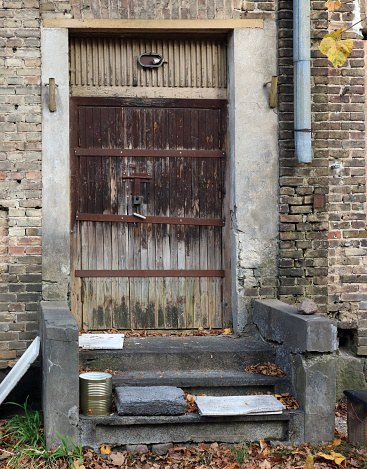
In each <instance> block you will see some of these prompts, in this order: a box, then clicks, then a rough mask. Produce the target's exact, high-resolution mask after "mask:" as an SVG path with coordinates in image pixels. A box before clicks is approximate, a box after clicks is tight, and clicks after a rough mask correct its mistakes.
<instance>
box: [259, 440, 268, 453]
mask: <svg viewBox="0 0 367 469" xmlns="http://www.w3.org/2000/svg"><path fill="white" fill-rule="evenodd" d="M267 446H268V444H267V443H266V441H265V440H263V439H261V440H260V448H261V451H263V450H264V449H265V448H266V447H267Z"/></svg>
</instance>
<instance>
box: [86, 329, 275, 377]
mask: <svg viewBox="0 0 367 469" xmlns="http://www.w3.org/2000/svg"><path fill="white" fill-rule="evenodd" d="M269 361H270V362H274V361H275V351H274V349H273V348H272V347H270V346H269V345H267V344H265V343H263V342H261V341H257V340H255V339H253V338H251V337H240V338H237V337H233V336H215V337H212V336H202V337H191V336H190V337H187V336H182V337H142V338H127V339H125V344H124V348H123V349H122V350H83V351H81V352H80V353H79V363H80V365H81V366H82V367H84V368H85V367H90V368H94V369H100V370H106V369H111V370H122V371H152V370H166V371H170V370H171V371H174V370H180V371H192V370H221V369H222V370H237V371H244V369H245V368H246V366H248V365H256V364H257V363H265V362H269Z"/></svg>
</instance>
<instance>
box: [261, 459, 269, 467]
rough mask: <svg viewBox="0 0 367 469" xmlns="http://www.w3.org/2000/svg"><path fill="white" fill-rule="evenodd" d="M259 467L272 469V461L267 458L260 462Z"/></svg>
mask: <svg viewBox="0 0 367 469" xmlns="http://www.w3.org/2000/svg"><path fill="white" fill-rule="evenodd" d="M259 468H261V469H271V463H270V462H269V461H268V460H267V459H265V460H264V461H263V462H262V463H260V464H259Z"/></svg>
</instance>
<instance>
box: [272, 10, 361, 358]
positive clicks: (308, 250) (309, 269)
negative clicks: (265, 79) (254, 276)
mask: <svg viewBox="0 0 367 469" xmlns="http://www.w3.org/2000/svg"><path fill="white" fill-rule="evenodd" d="M352 12H353V4H352V3H348V2H342V7H341V9H340V12H337V13H335V14H331V13H328V12H327V11H326V10H325V7H324V2H318V1H314V2H312V16H311V38H312V135H313V143H312V146H313V155H314V159H313V162H312V163H311V164H309V165H299V164H298V163H297V162H296V161H295V158H294V140H293V132H292V129H293V96H292V92H293V84H292V83H293V67H292V49H291V48H292V2H289V1H280V2H279V12H278V15H279V46H280V51H279V76H280V86H279V103H280V104H279V117H280V163H281V169H280V264H279V267H280V268H279V280H280V286H279V297H280V299H281V300H283V301H285V302H287V303H295V302H298V301H299V300H300V299H302V298H303V297H309V298H312V299H313V300H314V301H316V302H317V303H318V305H319V311H320V312H321V313H323V314H327V315H329V317H332V318H335V319H337V320H338V321H339V327H340V329H341V330H342V331H348V330H350V331H351V334H350V335H351V336H353V337H352V339H353V342H354V349H355V350H356V351H357V352H358V353H359V354H367V347H366V346H365V345H367V340H366V337H365V336H367V330H366V329H365V328H367V321H366V319H367V316H365V314H366V313H364V311H366V307H367V302H366V299H367V298H366V288H365V285H364V284H363V282H365V280H366V279H367V278H366V279H363V274H364V272H365V266H366V257H365V252H366V251H365V246H366V245H367V244H366V235H367V231H366V229H365V208H366V207H365V201H366V196H365V193H366V188H365V155H364V142H365V133H364V47H363V41H362V40H361V38H360V36H358V35H357V34H356V33H355V32H354V31H353V30H351V31H350V32H348V33H345V38H346V37H351V38H353V39H356V40H355V42H354V51H353V54H352V56H351V58H350V59H349V60H348V61H347V62H346V64H345V65H344V66H343V67H342V68H341V69H340V70H335V69H334V68H332V66H331V65H330V64H329V62H328V60H327V58H325V57H324V56H323V55H322V54H321V53H320V52H319V50H318V44H319V41H320V39H321V38H322V37H323V36H324V35H325V33H326V32H327V31H328V30H329V31H331V30H334V29H337V28H339V27H340V26H341V25H342V24H343V22H344V23H345V24H347V25H350V24H351V22H353V21H355V19H354V15H353V14H352ZM328 20H329V21H328ZM357 329H358V332H357ZM345 335H346V334H345V332H342V334H341V336H342V338H343V336H345ZM347 335H348V334H347ZM364 341H365V342H364Z"/></svg>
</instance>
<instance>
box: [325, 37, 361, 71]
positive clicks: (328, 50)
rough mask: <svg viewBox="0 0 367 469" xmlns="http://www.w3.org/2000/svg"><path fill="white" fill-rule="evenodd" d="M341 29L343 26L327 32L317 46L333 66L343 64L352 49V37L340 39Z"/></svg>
mask: <svg viewBox="0 0 367 469" xmlns="http://www.w3.org/2000/svg"><path fill="white" fill-rule="evenodd" d="M343 31H345V28H340V29H338V31H334V32H333V33H331V34H327V35H326V36H324V38H323V39H322V41H321V43H320V46H319V49H320V51H321V53H322V54H324V55H326V56H327V58H328V59H329V60H330V62H331V63H332V64H333V67H334V68H338V67H339V66H341V65H343V64H344V62H345V61H346V60H347V58H348V57H349V56H350V54H351V53H352V50H353V41H352V39H340V36H341V34H342V32H343Z"/></svg>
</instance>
